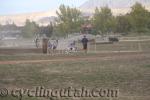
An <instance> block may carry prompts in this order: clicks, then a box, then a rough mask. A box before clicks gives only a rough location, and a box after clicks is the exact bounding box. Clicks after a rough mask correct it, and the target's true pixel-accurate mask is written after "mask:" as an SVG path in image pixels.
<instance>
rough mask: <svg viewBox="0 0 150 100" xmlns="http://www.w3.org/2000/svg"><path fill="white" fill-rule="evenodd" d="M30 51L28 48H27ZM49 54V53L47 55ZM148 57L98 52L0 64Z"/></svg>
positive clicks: (146, 55)
mask: <svg viewBox="0 0 150 100" xmlns="http://www.w3.org/2000/svg"><path fill="white" fill-rule="evenodd" d="M29 51H30V50H29ZM49 56H50V55H49ZM132 59H137V60H139V61H140V59H150V53H149V52H123V53H98V54H96V55H88V56H86V55H82V56H57V57H56V58H54V59H51V57H50V58H49V59H44V60H41V59H34V60H33V59H28V60H24V59H22V60H20V59H19V60H15V61H14V60H13V61H11V60H6V61H0V64H20V63H25V64H32V63H49V62H68V61H99V60H132Z"/></svg>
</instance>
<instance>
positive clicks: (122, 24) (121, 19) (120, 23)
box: [116, 14, 131, 33]
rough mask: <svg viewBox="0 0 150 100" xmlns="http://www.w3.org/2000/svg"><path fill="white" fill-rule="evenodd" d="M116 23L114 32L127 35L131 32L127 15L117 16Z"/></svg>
mask: <svg viewBox="0 0 150 100" xmlns="http://www.w3.org/2000/svg"><path fill="white" fill-rule="evenodd" d="M116 21H117V22H116V23H117V24H116V32H119V33H128V32H130V31H131V23H130V20H129V16H128V14H127V15H121V16H117V17H116Z"/></svg>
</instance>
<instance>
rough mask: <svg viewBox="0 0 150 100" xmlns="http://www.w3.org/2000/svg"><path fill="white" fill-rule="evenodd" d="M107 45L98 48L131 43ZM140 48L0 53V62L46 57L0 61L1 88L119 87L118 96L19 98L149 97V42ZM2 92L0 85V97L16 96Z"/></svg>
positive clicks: (10, 98)
mask: <svg viewBox="0 0 150 100" xmlns="http://www.w3.org/2000/svg"><path fill="white" fill-rule="evenodd" d="M132 43H133V42H132ZM108 45H109V46H108ZM108 45H103V44H101V45H100V46H99V50H106V48H107V49H108V47H109V48H110V49H111V50H113V49H115V50H117V47H118V48H120V47H123V45H124V46H128V47H130V45H134V43H133V44H131V43H129V42H126V43H124V42H123V43H117V44H108ZM135 45H136V44H135ZM102 46H103V47H104V48H105V49H104V48H102ZM115 46H116V47H115ZM119 46H120V47H119ZM135 48H136V46H135ZM142 48H143V51H142V52H135V53H129V52H127V53H121V52H120V53H97V54H93V53H91V54H87V55H85V54H83V53H80V54H73V55H57V56H50V55H42V54H33V55H29V54H22V55H21V54H19V55H0V62H7V61H16V62H17V61H24V60H33V61H35V60H48V61H47V62H42V61H40V62H38V63H32V62H30V63H28V62H26V63H18V64H14V63H12V64H11V63H10V64H2V63H0V88H7V89H8V90H13V89H18V88H21V89H23V88H25V89H33V88H34V87H36V86H43V87H45V88H47V89H61V88H68V87H74V88H82V87H86V88H88V89H93V88H102V89H118V90H119V97H117V98H105V97H99V98H98V97H95V98H94V97H91V98H72V97H70V98H51V99H50V98H39V97H28V96H23V98H22V100H149V99H150V52H149V50H150V45H149V43H148V42H143V43H142ZM134 50H135V49H134ZM71 59H72V60H71ZM60 60H61V61H60ZM1 94H2V92H1V89H0V100H19V98H17V97H13V96H12V95H9V96H7V97H1Z"/></svg>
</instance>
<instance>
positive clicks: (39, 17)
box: [0, 11, 55, 26]
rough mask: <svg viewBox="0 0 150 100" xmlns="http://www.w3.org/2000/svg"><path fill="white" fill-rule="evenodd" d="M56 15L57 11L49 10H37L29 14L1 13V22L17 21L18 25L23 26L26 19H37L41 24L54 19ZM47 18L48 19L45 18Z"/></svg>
mask: <svg viewBox="0 0 150 100" xmlns="http://www.w3.org/2000/svg"><path fill="white" fill-rule="evenodd" d="M51 16H55V11H47V12H35V13H27V14H17V15H5V16H4V15H0V24H4V25H5V24H7V23H9V24H12V23H15V24H17V25H18V26H23V25H24V24H25V21H26V19H30V20H31V21H35V22H37V23H38V24H40V25H46V24H47V23H48V22H46V21H45V20H47V18H48V19H49V20H48V21H52V22H53V19H54V17H51ZM45 18H46V19H45Z"/></svg>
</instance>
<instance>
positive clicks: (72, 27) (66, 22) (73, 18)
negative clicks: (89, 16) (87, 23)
mask: <svg viewBox="0 0 150 100" xmlns="http://www.w3.org/2000/svg"><path fill="white" fill-rule="evenodd" d="M56 13H57V15H58V26H57V29H58V31H59V33H63V34H69V33H73V32H79V31H80V26H81V23H82V22H83V20H82V17H81V12H80V11H79V10H78V9H76V8H70V7H69V6H65V5H61V6H60V7H59V11H56Z"/></svg>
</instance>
